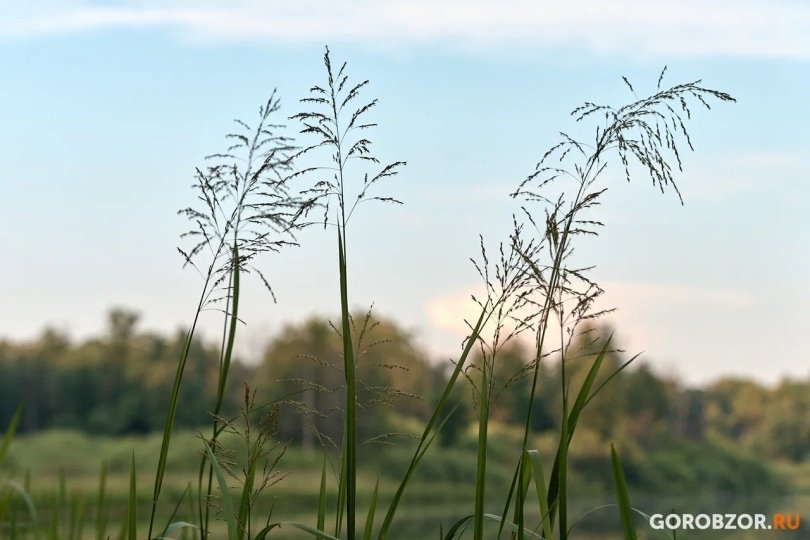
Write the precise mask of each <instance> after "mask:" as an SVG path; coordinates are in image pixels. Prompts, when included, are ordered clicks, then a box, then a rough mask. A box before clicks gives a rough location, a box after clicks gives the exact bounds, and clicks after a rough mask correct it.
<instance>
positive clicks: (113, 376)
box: [0, 309, 810, 462]
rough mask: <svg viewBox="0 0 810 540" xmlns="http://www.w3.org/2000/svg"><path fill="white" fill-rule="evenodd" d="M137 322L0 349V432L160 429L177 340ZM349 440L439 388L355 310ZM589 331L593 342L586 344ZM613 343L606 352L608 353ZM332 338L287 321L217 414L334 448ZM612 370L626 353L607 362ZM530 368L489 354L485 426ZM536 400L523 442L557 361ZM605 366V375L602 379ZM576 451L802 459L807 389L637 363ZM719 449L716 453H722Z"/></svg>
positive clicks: (242, 371)
mask: <svg viewBox="0 0 810 540" xmlns="http://www.w3.org/2000/svg"><path fill="white" fill-rule="evenodd" d="M137 322H138V316H137V314H135V313H132V312H129V311H126V310H120V309H117V310H113V311H111V312H110V314H109V322H108V328H107V330H106V331H105V333H104V335H102V336H99V337H97V338H94V339H89V340H86V341H82V342H73V341H71V340H70V339H69V338H68V337H66V336H64V335H62V334H60V333H58V332H55V331H53V330H46V331H44V332H43V333H42V335H41V336H40V337H39V338H38V339H36V340H33V341H27V342H15V341H8V340H6V341H0V425H8V422H9V420H10V418H11V416H12V414H14V411H15V410H16V409H17V407H18V406H19V405H21V404H22V405H23V407H24V409H23V416H22V421H21V424H20V431H21V432H22V433H26V432H29V433H30V432H33V431H37V430H44V429H49V428H73V429H80V430H83V431H86V432H90V433H97V434H107V435H123V434H132V433H146V432H152V431H160V430H162V427H163V423H164V421H165V411H166V403H167V401H168V399H169V393H170V389H171V384H172V380H173V376H174V371H175V369H176V365H177V358H178V357H179V355H180V353H181V350H182V347H183V343H184V339H185V336H184V334H183V333H182V332H178V333H177V334H175V335H159V334H155V333H147V332H142V331H140V330H139V329H138V326H137ZM354 324H355V326H356V328H355V335H357V336H358V337H359V339H360V343H358V345H359V347H358V349H357V350H359V351H361V352H362V354H361V356H360V357H359V359H358V361H357V366H358V367H357V373H358V379H359V380H360V381H361V383H360V385H359V387H358V407H359V411H360V413H359V417H360V420H359V423H358V437H359V439H360V440H364V439H380V440H381V439H385V438H388V437H391V436H393V435H394V434H396V433H400V432H402V431H407V429H408V428H407V426H409V425H415V423H414V422H413V421H412V420H413V419H420V420H423V421H424V420H425V419H426V418H427V417H428V416H429V415H430V411H431V404H432V400H434V399H435V398H436V397H437V395H438V393H439V391H440V389H442V388H443V387H444V384H445V380H446V374H447V370H448V365H447V363H437V362H429V361H428V360H427V356H426V355H425V354H424V353H423V352H422V351H420V350H419V349H418V348H417V347H416V346H415V345H414V341H413V339H412V336H409V335H408V334H407V333H406V332H405V331H404V330H402V328H401V327H400V326H398V325H397V324H396V323H395V322H393V321H389V320H378V319H375V318H373V317H367V316H366V315H365V314H358V315H356V316H355V317H354ZM591 330H592V331H591V332H589V333H587V334H585V336H584V337H582V338H580V342H579V343H577V345H576V346H575V347H573V348H572V351H574V352H572V353H570V354H569V357H567V358H566V360H565V362H566V369H567V370H568V375H569V376H573V380H574V384H577V383H576V378H577V374H578V373H580V374H582V375H583V376H584V370H585V369H586V368H587V367H588V366H589V363H588V362H589V359H591V358H592V354H591V353H593V352H594V351H595V350H596V349H597V347H598V346H599V339H603V338H604V336H605V335H606V333H607V331H608V330H607V329H604V328H592V329H591ZM600 333H601V336H602V337H601V338H600V337H597V336H598V334H600ZM620 345H621V344H615V346H616V347H617V348H619V347H620ZM341 350H342V349H341V341H340V337H339V336H338V335H337V332H336V331H335V329H334V328H333V327H332V325H331V324H330V323H329V321H327V320H322V319H317V318H314V319H310V320H308V321H306V322H303V323H300V324H297V325H290V326H287V327H285V328H284V329H282V330H281V332H280V333H279V334H278V335H277V336H276V337H275V338H274V339H273V340H272V341H271V342H270V343H269V344H268V345H267V348H266V350H265V351H264V353H263V355H262V361H261V363H260V364H259V365H257V366H247V365H245V364H243V363H235V364H234V365H233V366H232V368H231V369H232V371H231V376H230V379H229V380H230V381H232V383H231V386H230V388H228V389H227V396H228V399H227V402H226V406H225V408H224V411H223V416H225V417H234V416H237V415H238V414H239V410H240V404H242V403H243V402H244V396H245V385H246V384H247V386H248V387H249V389H250V391H251V392H254V391H255V392H256V403H259V404H267V408H268V410H270V409H272V410H273V412H274V414H273V417H274V418H275V421H276V422H277V424H276V429H277V437H278V438H280V439H281V440H285V441H289V442H291V443H293V444H297V445H302V446H305V447H312V446H314V445H317V444H319V443H321V444H323V443H325V442H327V441H329V440H339V439H340V438H339V433H340V425H339V422H340V416H341V415H340V406H341V403H342V402H343V399H344V398H343V397H341V391H342V372H341V366H342V360H341V359H340V354H341ZM217 351H218V347H217V346H215V345H207V344H205V343H202V342H199V341H195V342H194V343H193V346H192V351H191V355H190V357H189V362H188V365H187V367H186V374H185V379H184V381H183V387H182V394H181V402H180V403H181V406H180V407H179V409H178V413H177V418H176V423H177V425H178V427H197V426H202V425H204V424H206V422H207V421H208V420H210V417H209V413H208V411H209V410H211V409H212V407H213V404H212V399H213V398H212V396H214V395H216V391H215V386H216V384H217V366H218V363H219V358H218V352H217ZM606 361H607V362H611V363H612V364H613V367H618V366H619V365H621V364H622V363H623V362H624V361H626V355H625V354H623V353H620V352H614V353H612V354H611V355H610V356H609V358H607V360H606ZM530 362H531V359H530V358H528V353H527V350H524V349H521V348H520V347H519V346H513V347H511V348H509V349H505V350H503V351H501V353H500V357H499V360H498V363H497V366H496V373H495V375H496V376H495V380H494V383H493V388H492V395H493V401H492V413H491V417H492V419H493V420H494V421H496V422H498V423H499V424H500V425H502V426H504V428H505V429H508V427H509V426H510V425H512V424H516V423H518V422H520V419H521V418H524V416H523V411H525V407H526V406H527V404H528V394H529V391H530V379H529V378H528V377H525V376H524V375H526V374H527V373H528V371H529V370H527V366H529V365H530ZM540 369H541V376H540V386H539V389H538V397H539V399H538V400H537V401H536V402H535V407H537V409H536V410H535V411H534V414H533V415H532V419H533V422H534V424H535V425H534V426H533V428H534V432H535V433H540V434H542V433H543V432H550V433H553V432H555V430H556V429H557V428H556V426H557V420H558V418H559V411H558V410H556V409H555V407H554V405H556V404H558V403H559V402H560V400H559V392H560V391H561V389H560V388H559V382H558V381H559V376H558V375H557V370H559V369H560V363H559V361H558V359H555V358H554V355H553V354H552V355H549V357H548V358H546V359H543V360H542V361H541V366H540ZM611 371H613V370H612V369H605V370H603V372H606V373H609V372H611ZM476 396H477V390H476V388H475V385H474V384H472V383H471V382H470V380H469V379H468V380H467V381H466V382H465V383H464V384H461V385H458V386H457V388H456V390H455V395H454V396H453V406H454V407H456V409H455V413H454V414H453V415H452V416H451V418H450V420H449V421H448V422H447V423H446V425H445V426H444V429H443V431H442V432H441V435H440V438H441V442H442V444H445V445H452V444H455V443H456V442H458V440H459V438H460V437H462V436H463V434H464V432H465V431H466V430H467V429H468V427H470V426H471V424H472V423H474V421H475V407H476ZM580 422H581V424H580V426H581V427H580V428H579V429H580V431H579V433H578V435H577V436H578V437H581V438H582V439H585V440H586V441H587V439H588V438H591V439H592V443H591V444H585V443H581V444H583V445H584V446H585V447H588V446H592V447H599V448H604V445H602V444H601V443H602V442H604V441H610V440H620V441H624V442H625V444H626V445H630V446H631V447H632V448H634V449H636V450H638V451H643V452H650V451H652V450H655V449H657V448H659V449H660V448H672V446H673V445H684V444H686V445H688V444H698V445H700V446H701V448H703V449H704V450H703V451H704V453H705V447H706V446H707V445H709V446H711V447H713V448H717V449H718V452H723V451H726V450H728V451H733V452H736V453H742V454H744V455H749V456H758V457H759V458H760V459H762V458H764V459H766V460H768V461H784V462H801V461H803V460H805V459H807V458H808V454H810V381H807V380H803V381H797V380H785V381H783V382H781V383H780V384H778V385H777V386H774V387H767V386H763V385H761V384H758V383H756V382H754V381H750V380H743V379H731V378H728V379H722V380H718V381H716V382H714V383H713V384H711V385H708V386H706V387H704V388H687V387H684V386H682V385H681V384H679V383H678V382H676V381H674V380H670V379H667V378H664V377H661V376H659V375H657V374H656V373H654V372H653V371H651V370H650V369H649V367H648V366H647V365H646V364H644V363H643V362H638V363H634V364H631V365H630V366H629V367H628V368H627V369H625V370H623V371H621V372H620V373H619V374H618V375H617V376H616V377H615V378H614V380H613V381H611V383H610V384H608V385H607V386H606V387H605V388H604V390H603V391H602V392H601V393H600V395H599V396H598V397H597V398H596V399H595V403H594V405H593V406H592V407H591V408H590V409H589V410H588V412H587V413H586V415H585V416H584V417H583V418H582V419H581V420H580ZM724 449H725V450H724Z"/></svg>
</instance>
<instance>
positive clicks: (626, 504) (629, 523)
mask: <svg viewBox="0 0 810 540" xmlns="http://www.w3.org/2000/svg"><path fill="white" fill-rule="evenodd" d="M610 461H611V463H612V464H613V478H614V480H615V482H616V499H617V501H618V503H619V515H620V516H621V520H622V532H623V533H624V538H625V540H636V527H635V525H634V523H633V509H632V507H631V506H630V495H629V494H628V492H627V482H626V481H625V479H624V472H623V471H622V465H621V463H620V462H619V454H617V453H616V448H615V447H614V446H613V444H611V445H610Z"/></svg>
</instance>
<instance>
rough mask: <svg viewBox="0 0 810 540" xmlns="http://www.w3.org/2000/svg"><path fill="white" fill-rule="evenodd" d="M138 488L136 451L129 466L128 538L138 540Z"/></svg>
mask: <svg viewBox="0 0 810 540" xmlns="http://www.w3.org/2000/svg"><path fill="white" fill-rule="evenodd" d="M137 497H138V490H137V485H136V479H135V452H133V453H132V462H131V464H130V467H129V501H128V502H127V539H128V540H138V516H137V513H138V499H137Z"/></svg>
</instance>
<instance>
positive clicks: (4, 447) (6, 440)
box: [0, 405, 23, 464]
mask: <svg viewBox="0 0 810 540" xmlns="http://www.w3.org/2000/svg"><path fill="white" fill-rule="evenodd" d="M22 410H23V406H22V405H18V406H17V410H15V411H14V415H13V416H12V417H11V422H9V424H8V428H6V433H5V435H3V442H1V443H0V464H2V463H3V458H5V457H6V452H8V447H9V446H10V445H11V440H12V439H13V438H14V434H15V433H16V432H17V426H18V425H19V424H20V418H21V417H22Z"/></svg>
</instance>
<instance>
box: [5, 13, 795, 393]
mask: <svg viewBox="0 0 810 540" xmlns="http://www.w3.org/2000/svg"><path fill="white" fill-rule="evenodd" d="M0 13H1V14H2V16H0V65H1V66H2V67H3V77H2V84H0V163H2V167H0V245H2V260H3V264H1V265H0V337H5V338H9V339H32V338H35V337H36V336H37V335H39V334H40V333H41V331H42V330H43V328H45V327H46V326H50V327H53V328H56V329H59V330H62V331H64V332H66V333H68V334H69V335H70V336H73V337H74V338H75V339H81V338H84V337H87V336H90V335H97V334H98V333H100V332H103V331H104V328H105V321H106V313H107V311H108V309H109V308H110V307H112V306H122V307H126V308H129V309H133V310H136V311H138V312H139V313H141V315H142V319H141V320H142V323H141V324H142V326H143V327H144V328H147V329H150V330H158V331H172V330H174V329H177V328H183V327H185V326H187V325H188V324H189V322H190V321H191V318H192V316H193V313H194V308H195V305H196V299H197V296H198V294H199V289H200V287H201V285H202V283H201V281H200V278H199V276H198V275H197V274H195V273H194V272H193V271H189V270H188V269H185V270H184V269H183V268H182V260H181V259H180V257H179V256H178V254H177V251H176V246H178V245H179V243H180V241H179V239H178V237H179V235H180V233H182V232H183V231H184V230H186V228H187V225H186V222H185V221H184V219H183V218H182V217H181V216H178V215H177V210H178V209H180V208H183V207H186V206H189V205H190V204H192V203H193V202H194V197H195V193H194V192H193V191H192V189H191V184H192V182H193V173H194V168H195V167H196V166H199V165H201V164H203V163H204V157H205V156H206V155H208V154H211V153H215V152H218V151H222V150H223V149H224V148H226V145H227V141H226V140H225V138H224V135H225V134H226V133H228V132H230V131H231V130H232V127H233V119H234V118H240V119H244V120H246V121H251V120H252V119H254V118H255V115H256V114H257V111H258V107H259V105H261V104H263V103H264V102H265V101H266V99H267V98H268V96H269V95H270V94H271V93H272V91H273V90H274V89H278V92H279V95H280V97H281V99H282V107H283V108H282V116H281V117H280V118H279V121H283V122H286V123H287V125H288V130H289V131H288V133H289V134H290V135H295V134H296V129H295V127H296V126H295V125H294V122H292V121H287V120H286V118H287V117H288V116H291V115H293V114H295V113H297V112H300V110H301V108H300V107H301V106H300V104H299V103H298V100H299V99H300V98H302V97H305V95H306V92H307V90H308V89H309V88H310V87H311V86H313V85H314V84H320V83H321V82H322V81H323V78H324V70H323V65H322V55H323V51H324V46H325V45H329V47H330V49H331V51H332V57H333V61H334V62H335V63H338V62H341V61H344V60H345V61H347V62H348V69H349V74H350V75H351V76H352V77H353V79H356V80H364V79H369V80H370V81H371V82H370V84H369V86H368V88H367V93H366V96H367V97H369V98H379V100H380V101H379V105H378V106H377V107H376V109H375V110H374V111H373V118H371V119H372V120H373V121H374V122H376V123H377V124H378V127H377V128H375V131H374V132H373V134H372V135H373V140H374V145H375V148H376V153H377V155H378V156H380V158H381V159H382V160H383V161H386V162H388V161H396V160H403V161H407V162H408V165H407V167H405V168H404V169H403V170H402V172H401V174H400V175H399V176H397V177H396V178H394V179H393V180H391V181H390V182H389V183H388V185H387V187H386V194H389V195H392V196H395V197H396V198H398V199H400V200H402V201H403V202H404V203H405V204H404V205H403V206H401V207H399V206H397V207H394V206H377V207H374V206H371V205H369V206H367V207H366V208H363V209H362V212H359V213H358V214H357V215H356V216H355V217H353V218H352V219H353V222H352V224H351V229H350V230H349V238H350V242H351V246H352V255H351V256H352V258H351V260H350V265H351V266H350V281H349V285H350V288H351V293H350V294H351V296H352V298H353V306H354V307H355V308H357V309H366V308H367V307H368V306H369V305H370V304H372V303H373V304H374V310H375V312H376V313H378V314H379V315H382V316H386V317H392V318H394V319H395V320H397V321H400V322H401V323H402V325H403V326H404V327H405V328H407V329H408V330H409V331H411V332H412V333H413V335H414V337H415V339H416V340H417V341H418V342H419V343H420V344H421V345H422V346H424V347H425V348H426V349H427V350H428V351H430V353H431V354H432V355H433V356H435V357H438V358H446V357H450V356H452V355H453V354H456V353H457V351H458V350H459V346H460V345H459V344H460V341H461V339H462V338H463V336H464V325H463V319H464V318H465V317H471V316H473V315H474V310H473V309H472V305H471V302H470V300H469V296H470V294H472V293H475V292H476V291H478V290H480V285H479V281H480V280H479V278H478V276H477V274H476V272H475V269H474V268H473V266H472V264H471V263H470V261H469V258H470V257H475V256H477V254H478V243H479V239H478V235H479V234H481V235H483V237H484V240H485V242H486V244H487V245H488V246H490V248H491V249H495V247H496V246H497V243H498V242H499V241H503V240H505V239H506V238H507V235H508V234H509V230H510V225H511V215H512V214H513V213H515V212H516V211H518V210H519V205H518V204H517V203H516V202H515V201H513V200H511V199H510V198H509V197H508V194H509V193H510V192H512V191H513V190H514V189H515V187H516V186H517V185H518V183H519V182H520V181H521V180H523V179H524V178H525V177H526V176H527V175H528V174H530V173H531V172H532V171H533V170H534V167H535V165H536V163H537V161H538V160H539V159H540V157H541V156H542V154H543V153H544V152H545V150H546V149H547V148H548V147H550V146H551V145H553V144H555V143H556V142H557V140H558V136H559V135H558V134H559V132H560V131H575V132H576V130H577V129H580V128H579V127H577V126H575V125H574V124H573V120H572V118H571V117H570V116H569V112H570V111H571V110H572V109H573V108H574V107H576V106H578V105H579V104H581V103H582V102H584V101H586V100H589V101H595V102H597V103H604V104H611V105H621V104H624V103H626V102H628V101H630V100H631V99H632V98H633V96H632V94H630V93H629V91H628V89H627V87H626V86H625V84H624V82H623V81H622V76H625V77H627V78H628V80H630V81H631V82H632V83H633V86H634V88H635V90H636V92H637V93H639V94H642V93H649V92H652V91H654V90H655V85H656V82H657V79H658V75H659V73H660V72H661V70H662V68H663V67H664V66H667V72H666V78H665V81H664V82H665V84H666V83H667V82H668V83H670V84H676V83H681V82H688V81H694V80H697V79H701V80H702V81H703V84H704V85H706V86H708V87H710V88H715V89H718V90H722V91H726V92H729V93H731V94H732V95H733V96H734V97H735V98H736V99H737V103H735V104H725V103H723V104H720V103H718V104H717V105H716V106H714V107H713V108H712V110H711V111H706V110H699V111H696V113H695V115H694V117H693V119H692V120H691V121H690V123H689V126H688V128H689V131H690V133H691V135H692V140H693V143H694V145H695V152H694V153H688V154H685V155H683V161H684V171H683V172H682V173H680V174H678V175H677V177H676V181H677V183H678V187H679V188H680V191H681V193H682V195H683V199H684V205H681V204H680V202H679V200H678V198H677V196H675V195H674V193H665V194H661V193H660V192H659V191H658V190H657V189H656V188H654V187H653V186H651V185H650V181H649V179H648V178H646V177H644V176H643V175H638V176H636V178H634V180H633V181H631V182H630V183H627V182H625V181H624V179H623V178H622V175H621V170H620V169H617V168H612V169H609V170H608V173H607V176H606V179H607V181H606V187H608V188H609V191H608V192H607V194H606V198H605V201H604V204H603V206H602V207H601V208H600V209H599V212H600V213H599V217H600V219H601V221H603V222H604V223H605V228H604V229H603V231H602V232H601V235H600V236H599V237H598V238H596V239H588V240H586V241H584V242H582V244H581V245H580V246H578V247H577V252H578V256H580V257H582V258H583V260H586V261H588V263H589V264H594V265H596V269H595V270H594V273H593V277H594V278H595V279H596V280H597V281H598V282H599V283H600V284H601V285H602V286H603V287H604V289H605V290H606V295H605V299H604V307H615V308H616V310H617V311H616V312H615V313H614V314H613V315H611V317H610V319H609V320H608V321H607V322H609V323H610V324H611V325H612V326H613V327H615V329H616V336H617V339H618V341H619V345H620V346H621V347H622V348H624V349H626V350H627V351H628V352H633V353H635V352H643V355H642V358H643V359H644V361H646V362H648V363H649V364H651V365H652V366H653V367H654V369H656V370H657V371H658V372H659V373H662V374H665V375H668V376H673V377H677V378H678V379H680V380H682V381H684V382H687V383H689V384H704V383H707V382H710V381H712V380H715V379H717V378H718V377H721V376H744V377H753V378H756V379H758V380H761V381H764V382H767V383H775V382H778V381H779V380H781V379H782V378H783V377H796V378H804V377H807V376H810V362H808V360H810V357H808V353H807V347H806V346H805V345H806V341H807V339H806V336H807V335H808V334H810V332H808V328H810V310H808V308H807V306H808V305H809V304H810V285H808V281H807V276H808V273H810V254H808V250H807V249H806V246H807V245H808V240H810V236H808V231H809V230H810V219H808V218H807V217H806V215H807V212H806V210H805V208H804V207H805V206H806V204H807V201H809V200H810V187H808V171H810V137H808V135H807V126H808V124H809V123H810V105H809V104H808V103H810V100H809V98H810V94H809V92H810V5H808V4H806V3H805V2H799V1H795V2H792V1H786V0H779V1H750V0H749V1H746V0H738V1H734V2H731V1H725V0H717V1H715V2H711V3H707V2H701V1H696V0H683V1H681V2H669V1H659V0H643V1H637V0H621V1H616V2H599V1H595V0H594V1H584V0H576V1H568V2H548V1H544V0H538V1H534V2H528V1H516V0H506V1H502V2H488V1H483V0H464V1H428V0H418V1H414V2H385V1H379V0H378V1H354V0H349V1H345V2H329V1H325V0H323V1H322V0H319V1H299V2H295V3H292V2H286V3H285V2H276V1H272V0H271V1H267V0H263V1H258V0H256V1H249V0H229V1H227V2H224V1H219V2H217V1H209V0H194V1H190V0H162V1H157V0H120V1H104V2H102V1H78V0H53V1H46V0H32V1H27V2H11V1H9V0H3V1H2V2H0ZM617 161H618V160H617V159H616V158H615V157H614V158H613V159H611V163H612V164H613V165H614V166H615V165H616V163H617ZM299 241H300V244H301V245H300V247H298V248H294V249H288V250H285V251H284V252H282V253H281V254H278V255H273V256H269V257H267V258H265V259H263V260H262V261H261V262H260V265H261V268H262V270H263V272H264V273H265V274H266V275H267V277H268V278H269V279H270V280H271V282H272V283H273V286H274V289H275V291H276V293H277V297H278V303H276V304H274V303H273V302H272V299H271V298H270V297H269V295H267V294H264V293H263V292H262V287H261V285H260V284H258V283H251V284H249V285H248V286H247V291H248V295H247V296H246V297H245V300H244V301H243V305H242V307H241V310H242V314H243V316H244V320H245V322H246V326H245V327H244V328H243V330H242V333H241V338H242V340H241V343H240V344H239V350H240V351H241V353H242V354H243V356H245V357H247V358H251V357H252V358H256V357H258V355H259V354H260V351H261V349H262V346H263V345H264V344H265V343H266V342H267V340H268V339H271V338H272V337H273V336H274V335H276V334H277V333H278V332H279V331H280V330H281V328H282V326H283V325H284V324H288V323H296V322H301V321H303V320H305V319H306V318H307V317H309V316H312V315H321V316H329V317H334V316H335V314H336V313H338V310H339V297H338V296H337V291H338V289H337V272H336V270H337V268H336V267H337V261H336V254H335V249H334V237H333V234H329V233H328V231H327V232H324V231H323V230H322V229H321V228H318V227H314V228H311V229H309V230H306V231H304V232H303V233H302V234H301V235H300V237H299ZM203 326H204V329H205V331H206V332H207V333H208V335H209V336H213V335H214V332H215V331H216V330H215V329H216V328H217V327H218V319H217V318H216V317H215V314H207V315H206V319H205V320H204V325H203Z"/></svg>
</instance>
